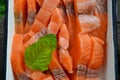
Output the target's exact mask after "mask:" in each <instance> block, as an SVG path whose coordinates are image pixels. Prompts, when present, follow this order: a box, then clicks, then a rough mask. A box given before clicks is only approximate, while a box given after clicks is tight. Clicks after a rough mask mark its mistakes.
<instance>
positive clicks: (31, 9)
mask: <svg viewBox="0 0 120 80" xmlns="http://www.w3.org/2000/svg"><path fill="white" fill-rule="evenodd" d="M27 6H28V7H27V8H28V9H27V10H28V11H27V15H28V16H27V20H26V25H25V33H26V32H28V31H29V30H30V27H31V25H32V24H33V22H34V19H35V17H36V14H37V13H36V12H37V10H36V9H37V8H36V7H37V6H36V1H35V0H27Z"/></svg>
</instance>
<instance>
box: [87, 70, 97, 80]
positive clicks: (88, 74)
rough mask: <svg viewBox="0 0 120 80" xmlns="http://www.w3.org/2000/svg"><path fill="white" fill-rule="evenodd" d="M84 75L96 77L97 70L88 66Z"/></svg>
mask: <svg viewBox="0 0 120 80" xmlns="http://www.w3.org/2000/svg"><path fill="white" fill-rule="evenodd" d="M86 77H87V78H96V77H98V70H94V69H90V68H88V69H87V73H86Z"/></svg>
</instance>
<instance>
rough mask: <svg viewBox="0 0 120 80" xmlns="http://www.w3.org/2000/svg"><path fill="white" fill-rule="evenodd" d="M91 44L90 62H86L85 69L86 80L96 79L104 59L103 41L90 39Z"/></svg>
mask: <svg viewBox="0 0 120 80" xmlns="http://www.w3.org/2000/svg"><path fill="white" fill-rule="evenodd" d="M91 42H92V50H91V54H90V60H89V62H88V65H87V66H88V69H87V74H86V76H87V80H89V78H91V77H92V78H95V80H96V79H97V78H98V70H99V69H100V67H101V66H102V63H103V58H104V49H103V45H104V41H103V40H101V39H99V38H97V37H91Z"/></svg>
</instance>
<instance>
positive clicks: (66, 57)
mask: <svg viewBox="0 0 120 80" xmlns="http://www.w3.org/2000/svg"><path fill="white" fill-rule="evenodd" d="M59 59H60V63H61V64H62V65H63V67H64V68H65V69H66V70H67V71H68V72H69V73H73V70H72V69H73V62H72V57H71V56H70V54H69V51H68V50H65V49H59Z"/></svg>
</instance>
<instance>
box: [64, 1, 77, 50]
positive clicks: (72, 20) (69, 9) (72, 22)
mask: <svg viewBox="0 0 120 80" xmlns="http://www.w3.org/2000/svg"><path fill="white" fill-rule="evenodd" d="M63 3H64V5H65V8H66V15H67V18H66V20H65V21H66V26H67V29H68V32H69V36H70V40H69V43H70V44H69V50H71V46H72V45H71V44H72V42H73V39H74V37H75V32H76V31H75V30H76V16H75V13H74V2H73V0H63Z"/></svg>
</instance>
